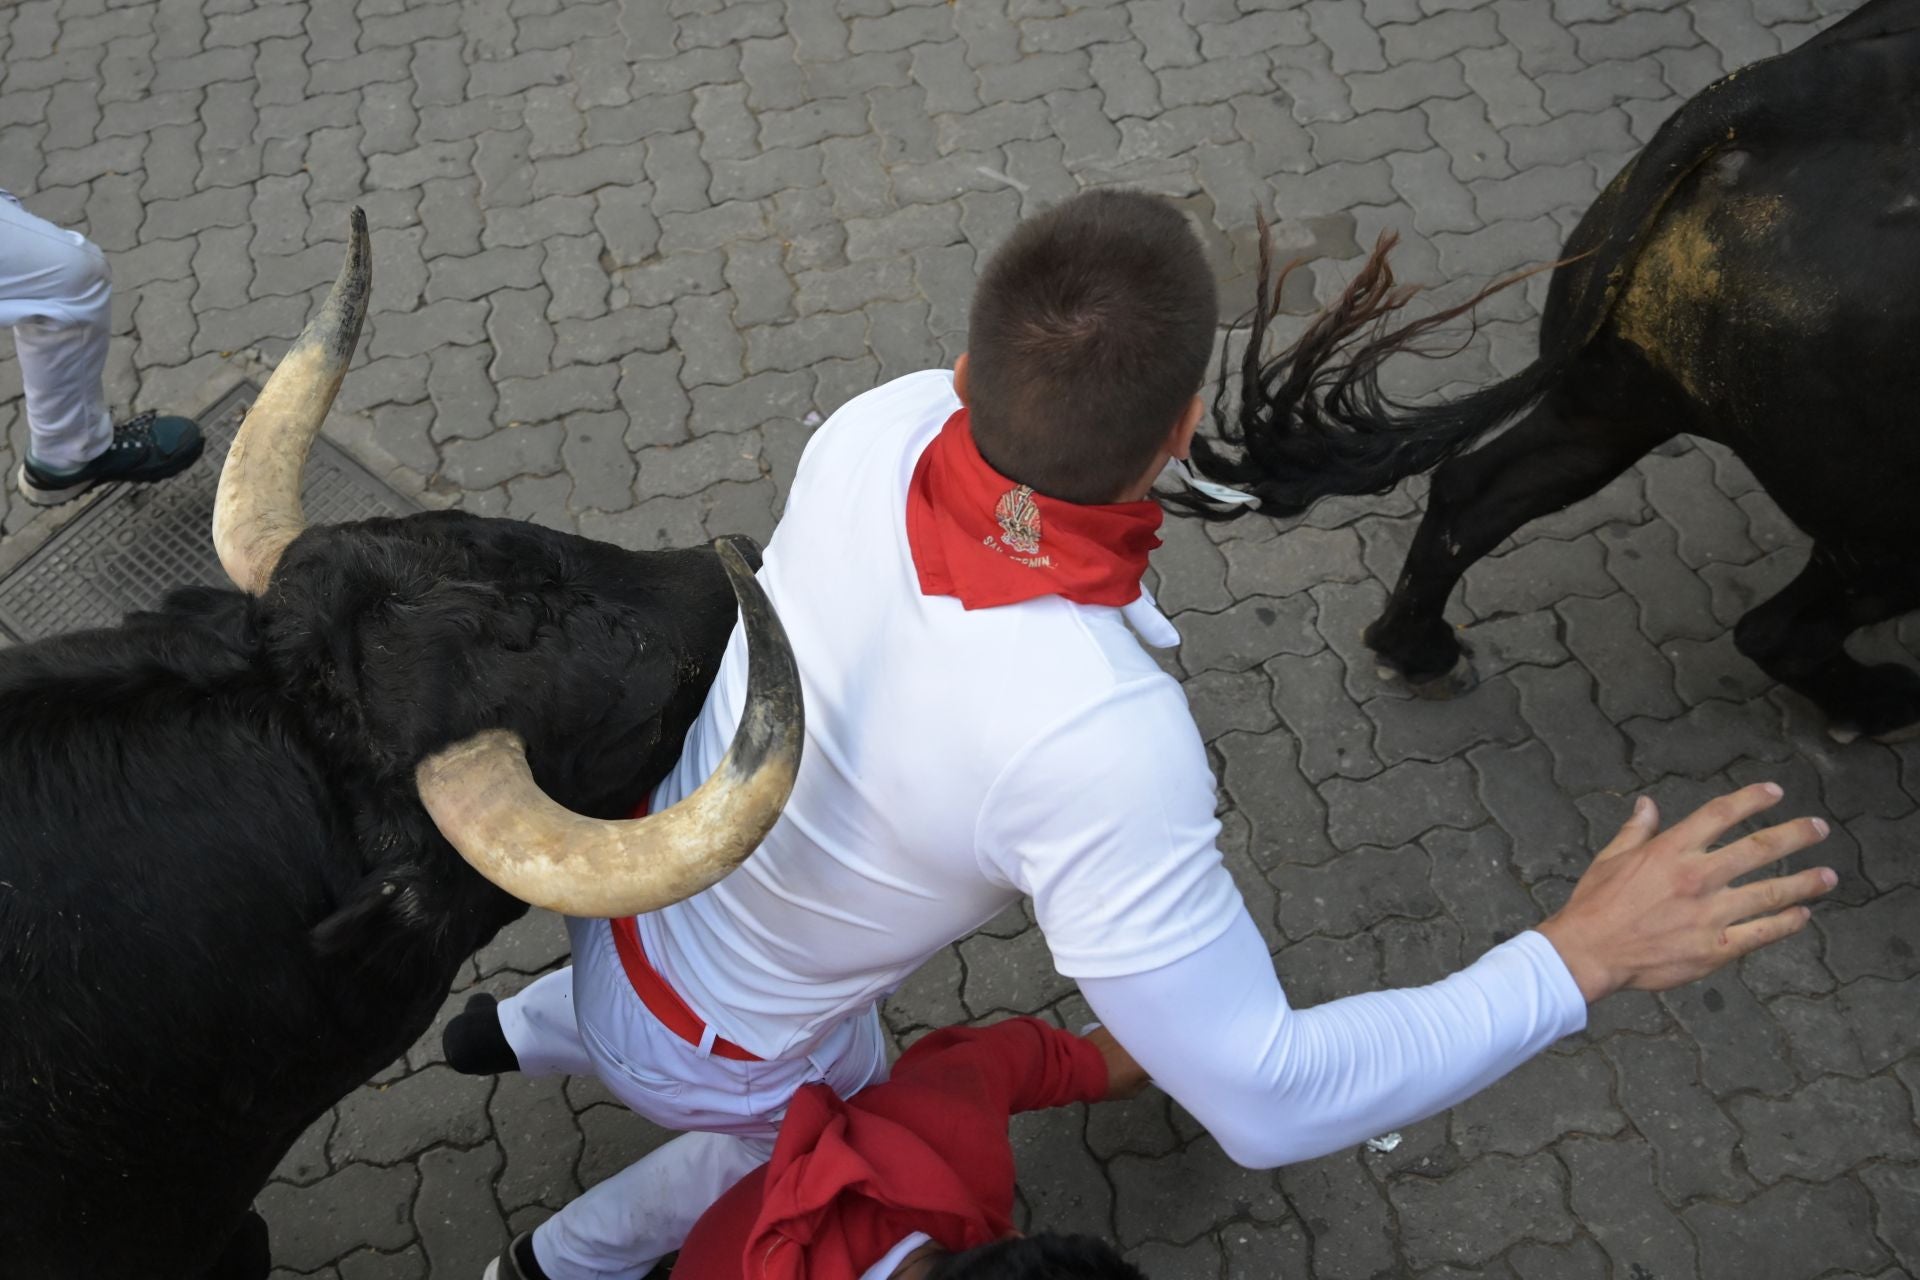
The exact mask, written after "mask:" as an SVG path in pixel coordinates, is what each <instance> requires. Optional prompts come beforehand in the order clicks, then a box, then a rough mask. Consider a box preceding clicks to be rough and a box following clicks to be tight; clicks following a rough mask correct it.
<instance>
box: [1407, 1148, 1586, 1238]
mask: <svg viewBox="0 0 1920 1280" xmlns="http://www.w3.org/2000/svg"><path fill="white" fill-rule="evenodd" d="M1566 1176H1567V1175H1566V1171H1565V1170H1564V1169H1562V1168H1561V1166H1560V1164H1559V1162H1558V1161H1556V1160H1555V1159H1554V1158H1553V1157H1552V1156H1551V1155H1548V1154H1545V1153H1542V1154H1539V1155H1535V1156H1531V1157H1529V1158H1527V1159H1524V1160H1515V1159H1513V1158H1511V1157H1507V1156H1498V1155H1493V1156H1487V1157H1485V1158H1483V1159H1481V1160H1478V1161H1476V1162H1474V1163H1473V1164H1470V1165H1468V1166H1467V1167H1466V1168H1464V1169H1462V1170H1461V1171H1460V1172H1458V1173H1455V1174H1453V1175H1451V1176H1450V1177H1447V1178H1444V1179H1440V1180H1437V1181H1435V1180H1429V1179H1425V1178H1402V1179H1397V1180H1396V1181H1394V1182H1393V1183H1391V1184H1390V1185H1389V1187H1388V1190H1387V1194H1388V1196H1389V1197H1390V1198H1391V1199H1392V1201H1393V1205H1394V1208H1395V1209H1396V1210H1398V1212H1399V1214H1400V1229H1401V1239H1402V1243H1403V1247H1404V1248H1405V1249H1406V1252H1407V1257H1408V1259H1409V1261H1411V1262H1413V1263H1414V1264H1415V1265H1416V1266H1423V1265H1431V1264H1434V1263H1445V1262H1466V1263H1474V1262H1481V1261H1484V1260H1486V1259H1487V1258H1489V1257H1491V1256H1493V1255H1494V1254H1495V1253H1498V1252H1500V1251H1501V1250H1503V1249H1505V1248H1506V1247H1507V1246H1509V1245H1511V1244H1514V1243H1517V1242H1518V1241H1519V1240H1521V1239H1533V1240H1539V1241H1544V1242H1549V1243H1564V1242H1565V1241H1567V1240H1570V1239H1571V1238H1572V1236H1573V1230H1574V1228H1573V1221H1572V1218H1571V1217H1570V1216H1569V1215H1568V1213H1567V1210H1566V1208H1565V1195H1566Z"/></svg>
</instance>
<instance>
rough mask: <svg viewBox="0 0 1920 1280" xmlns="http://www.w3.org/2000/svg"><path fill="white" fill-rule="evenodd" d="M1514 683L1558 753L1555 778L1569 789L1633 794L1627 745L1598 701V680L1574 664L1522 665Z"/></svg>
mask: <svg viewBox="0 0 1920 1280" xmlns="http://www.w3.org/2000/svg"><path fill="white" fill-rule="evenodd" d="M1508 679H1510V680H1512V681H1513V683H1514V684H1515V685H1516V686H1517V687H1518V688H1519V690H1520V712H1521V714H1522V715H1523V716H1525V717H1526V719H1527V723H1529V724H1531V725H1532V726H1533V728H1534V732H1535V733H1536V734H1538V735H1539V740H1540V741H1541V742H1543V743H1544V744H1546V746H1547V749H1548V750H1549V751H1550V752H1551V753H1552V755H1553V776H1554V780H1555V781H1556V782H1557V783H1558V785H1559V786H1560V787H1561V788H1563V789H1565V790H1567V791H1569V792H1579V791H1589V790H1593V789H1595V788H1601V787H1606V788H1615V789H1620V790H1631V789H1632V788H1633V787H1634V786H1635V784H1636V783H1637V781H1638V779H1637V778H1636V777H1635V776H1634V773H1633V771H1632V770H1631V769H1629V768H1628V767H1627V764H1626V754H1627V743H1626V739H1625V738H1624V737H1623V736H1622V735H1621V733H1620V730H1619V729H1617V728H1615V727H1614V726H1613V725H1612V724H1611V723H1609V722H1608V721H1607V720H1606V718H1605V717H1604V716H1602V715H1601V713H1600V710H1599V708H1598V707H1597V706H1595V705H1594V702H1593V677H1591V676H1590V675H1588V674H1587V672H1586V671H1585V669H1584V668H1581V667H1579V666H1576V665H1575V664H1573V663H1567V664H1566V665H1564V666H1559V667H1518V668H1515V669H1514V671H1513V672H1512V673H1510V675H1509V676H1508Z"/></svg>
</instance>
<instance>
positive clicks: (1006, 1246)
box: [927, 1232, 1147, 1280]
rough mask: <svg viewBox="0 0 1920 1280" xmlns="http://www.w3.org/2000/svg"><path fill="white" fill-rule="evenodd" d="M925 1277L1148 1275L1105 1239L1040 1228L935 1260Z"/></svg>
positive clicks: (1124, 1278)
mask: <svg viewBox="0 0 1920 1280" xmlns="http://www.w3.org/2000/svg"><path fill="white" fill-rule="evenodd" d="M927 1280H1147V1277H1146V1274H1145V1273H1144V1272H1142V1271H1141V1270H1140V1268H1138V1267H1136V1266H1134V1265H1133V1264H1132V1263H1131V1262H1128V1261H1127V1260H1126V1259H1125V1258H1123V1257H1121V1256H1120V1254H1119V1253H1118V1252H1117V1251H1116V1250H1115V1249H1114V1247H1113V1246H1112V1245H1110V1244H1108V1243H1107V1242H1106V1241H1104V1240H1096V1239H1094V1238H1093V1237H1092V1236H1068V1235H1058V1234H1055V1233H1053V1232H1041V1233H1039V1234H1037V1235H1031V1236H1010V1237H1008V1238H1007V1239H1005V1240H995V1241H994V1242H993V1243H992V1244H983V1245H981V1246H980V1247H979V1248H977V1249H968V1250H967V1251H966V1252H965V1253H950V1254H948V1255H946V1256H945V1257H943V1258H940V1259H938V1260H937V1261H935V1262H934V1264H933V1266H932V1267H931V1268H930V1269H929V1270H928V1271H927Z"/></svg>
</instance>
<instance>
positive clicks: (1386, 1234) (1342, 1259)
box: [1279, 1152, 1401, 1276]
mask: <svg viewBox="0 0 1920 1280" xmlns="http://www.w3.org/2000/svg"><path fill="white" fill-rule="evenodd" d="M1279 1176H1280V1185H1281V1187H1282V1188H1283V1189H1284V1190H1285V1191H1286V1194H1287V1199H1288V1201H1289V1202H1290V1203H1291V1204H1292V1205H1293V1207H1294V1209H1295V1211H1296V1212H1297V1213H1298V1214H1299V1216H1300V1221H1301V1224H1302V1225H1303V1226H1304V1227H1305V1228H1306V1234H1307V1240H1308V1243H1309V1246H1310V1247H1311V1249H1312V1258H1313V1273H1314V1274H1321V1273H1324V1274H1326V1275H1329V1276H1336V1275H1340V1276H1346V1275H1355V1276H1372V1275H1381V1274H1392V1273H1394V1272H1395V1271H1397V1270H1399V1269H1400V1266H1401V1264H1400V1260H1399V1258H1398V1256H1397V1254H1396V1251H1395V1249H1394V1241H1395V1239H1396V1238H1397V1236H1398V1234H1399V1233H1398V1231H1397V1230H1396V1223H1395V1221H1394V1218H1393V1212H1394V1211H1393V1210H1392V1209H1391V1208H1390V1207H1389V1206H1388V1203H1387V1198H1386V1196H1385V1195H1384V1194H1383V1193H1382V1192H1381V1190H1380V1188H1379V1187H1377V1186H1376V1185H1375V1184H1374V1182H1373V1180H1372V1179H1371V1178H1369V1177H1368V1176H1367V1174H1366V1173H1365V1171H1364V1170H1363V1169H1362V1168H1361V1166H1360V1161H1359V1159H1358V1158H1357V1157H1355V1156H1354V1155H1353V1154H1352V1153H1351V1152H1342V1153H1339V1154H1336V1155H1330V1156H1326V1157H1324V1158H1322V1159H1319V1160H1314V1161H1310V1162H1308V1163H1305V1164H1298V1165H1291V1166H1288V1167H1287V1168H1284V1169H1282V1170H1281V1171H1280V1175H1279Z"/></svg>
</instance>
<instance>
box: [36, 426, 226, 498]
mask: <svg viewBox="0 0 1920 1280" xmlns="http://www.w3.org/2000/svg"><path fill="white" fill-rule="evenodd" d="M205 443H206V441H204V440H203V439H201V437H200V427H199V424H197V423H195V422H194V420H193V419H192V418H175V417H162V416H161V415H160V414H157V413H155V412H153V410H151V409H149V410H147V412H145V413H141V414H135V415H134V416H133V417H131V418H128V419H127V420H126V421H125V422H122V423H120V424H118V425H117V426H115V427H114V429H113V443H112V444H110V445H108V446H107V451H106V452H105V453H103V454H101V455H100V456H99V457H97V458H95V459H94V460H93V461H91V462H89V463H87V464H86V465H85V466H83V467H80V468H79V469H78V470H75V471H69V472H67V473H66V474H64V475H63V474H61V473H60V472H58V471H49V470H47V469H45V468H44V467H41V466H40V465H39V464H37V463H36V462H34V460H33V459H32V458H31V457H29V458H28V459H27V460H26V461H25V462H23V463H21V464H20V477H19V483H20V492H21V493H22V494H23V495H24V496H25V497H26V499H27V501H28V502H31V503H32V504H33V505H34V506H36V507H57V506H59V505H60V504H61V503H63V502H72V501H73V500H74V499H75V498H77V497H79V496H80V495H81V494H83V493H85V492H86V491H87V490H89V489H91V488H93V486H95V485H97V484H111V483H113V482H115V481H125V482H126V483H128V484H147V483H151V482H152V481H155V480H165V479H166V478H167V477H168V476H177V475H179V474H180V473H181V472H182V471H185V470H186V469H187V468H188V467H190V466H192V465H193V463H194V460H195V459H196V458H198V457H199V456H200V450H201V448H202V447H203V446H204V445H205Z"/></svg>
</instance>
